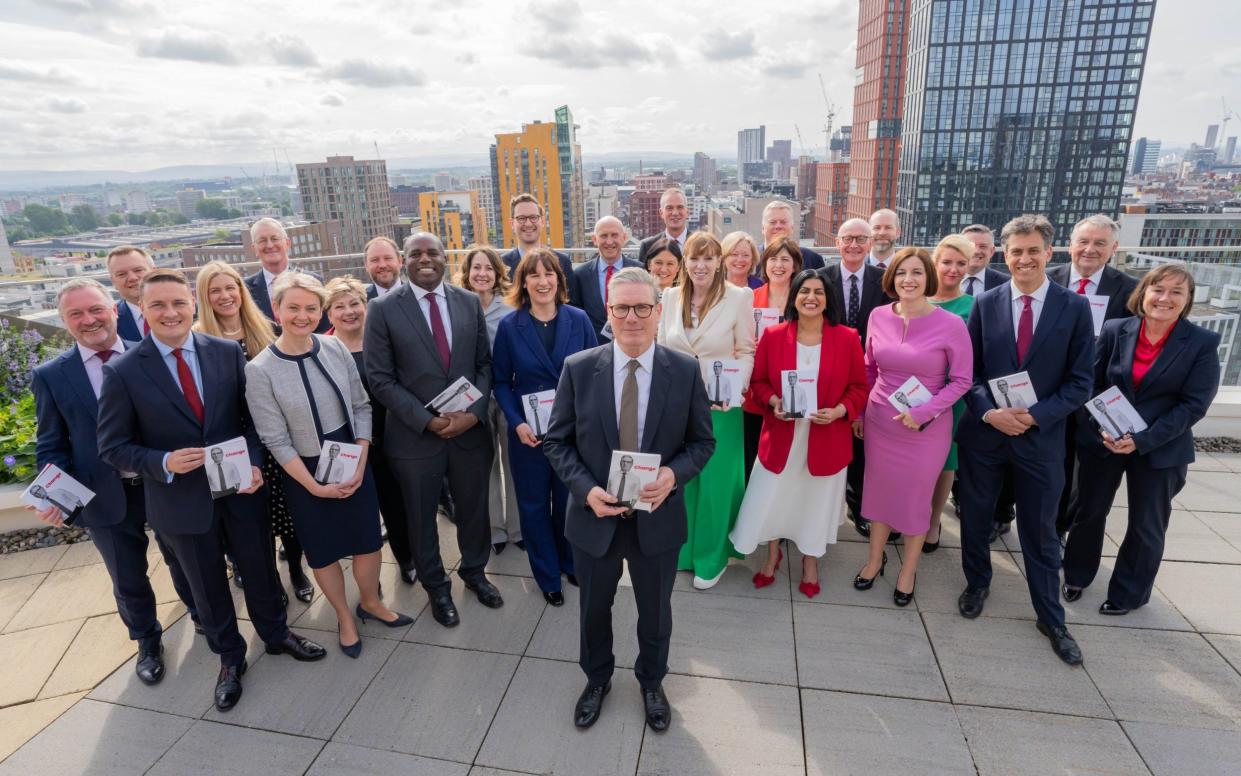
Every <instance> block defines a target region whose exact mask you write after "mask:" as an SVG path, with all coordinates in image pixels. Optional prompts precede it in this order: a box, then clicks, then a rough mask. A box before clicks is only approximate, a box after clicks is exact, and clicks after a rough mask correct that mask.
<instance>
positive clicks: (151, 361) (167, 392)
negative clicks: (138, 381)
mask: <svg viewBox="0 0 1241 776" xmlns="http://www.w3.org/2000/svg"><path fill="white" fill-rule="evenodd" d="M138 348H139V352H138V356H139V357H140V358H141V359H142V360H141V361H140V362H139V363H141V364H142V371H144V372H146V375H147V378H149V379H150V381H151V382H152V384H154V385H155V387H156V388H158V389H159V390H160V391H161V392H162V393H163V394H164V396H165V397H166V398H167V399H168V401H170V402H171V403H172V406H174V407H176V408H177V409H178V410H179V411H180V412H181V414H182V415H184V416H185V418H186V420H188V421H189V422H191V423H193V424H194V425H196V426H197V425H199V423H198V418H196V417H194V413H193V411H191V410H190V405H189V403H188V402H186V400H185V394H183V393H181V387H180V386H178V385H177V384H176V383H175V382H173V380H172V375H171V374H169V372H168V367H167V366H165V365H164V359H163V358H162V357H161V356H160V353H159V349H158V348H156V347H155V342H154V341H153V340H151V339H150V338H147V339H145V340H143V341H142V344H141V345H139V346H138ZM201 358H202V354H201V353H200V354H199V359H200V361H199V364H198V367H199V369H202V366H203V365H202V362H201ZM204 382H205V381H204Z"/></svg>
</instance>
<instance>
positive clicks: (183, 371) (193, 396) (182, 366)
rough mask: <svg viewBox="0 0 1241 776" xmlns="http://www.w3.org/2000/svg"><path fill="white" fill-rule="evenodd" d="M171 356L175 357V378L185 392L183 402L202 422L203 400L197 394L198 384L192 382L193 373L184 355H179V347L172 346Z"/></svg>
mask: <svg viewBox="0 0 1241 776" xmlns="http://www.w3.org/2000/svg"><path fill="white" fill-rule="evenodd" d="M172 357H173V358H175V359H177V379H178V380H180V381H181V393H183V394H185V403H186V404H188V405H190V411H191V412H193V413H194V417H196V418H198V422H199V423H202V422H203V417H204V413H203V400H202V397H201V396H199V395H198V386H197V385H195V384H194V373H193V372H191V371H190V365H189V364H187V363H186V362H185V356H183V355H181V348H173V349H172Z"/></svg>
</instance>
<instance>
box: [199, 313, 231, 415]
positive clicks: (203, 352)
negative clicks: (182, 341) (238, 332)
mask: <svg viewBox="0 0 1241 776" xmlns="http://www.w3.org/2000/svg"><path fill="white" fill-rule="evenodd" d="M192 336H193V337H194V348H195V349H196V351H197V353H196V354H197V356H198V371H199V372H200V373H201V374H202V376H203V395H202V401H203V428H211V427H212V426H211V419H212V415H213V414H214V411H215V410H216V409H217V407H216V405H218V404H219V402H217V401H216V399H218V398H220V397H218V396H216V395H215V394H216V390H217V389H218V387H219V383H220V380H208V379H207V377H208V375H211V376H212V377H215V376H220V377H222V376H223V375H226V374H228V371H229V366H228V365H226V364H224V363H223V360H222V359H221V358H220V356H221V353H220V348H218V347H216V346H215V344H214V343H212V342H211V341H209V340H208V339H207V338H206V337H204V336H203V335H201V334H194V335H192Z"/></svg>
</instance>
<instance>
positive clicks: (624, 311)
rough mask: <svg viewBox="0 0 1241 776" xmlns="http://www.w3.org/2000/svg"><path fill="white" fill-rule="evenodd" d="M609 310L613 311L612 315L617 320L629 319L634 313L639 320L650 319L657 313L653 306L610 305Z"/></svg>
mask: <svg viewBox="0 0 1241 776" xmlns="http://www.w3.org/2000/svg"><path fill="white" fill-rule="evenodd" d="M608 309H609V310H611V311H612V315H615V316H616V317H617V318H628V317H629V313H630V312H631V311H632V312H633V314H634V315H636V316H638V317H639V318H650V317H651V313H652V312H654V311H655V305H653V304H610V305H608Z"/></svg>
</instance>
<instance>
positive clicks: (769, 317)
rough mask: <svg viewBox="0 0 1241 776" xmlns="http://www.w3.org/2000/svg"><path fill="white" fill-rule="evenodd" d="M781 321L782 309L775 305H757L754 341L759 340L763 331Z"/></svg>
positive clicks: (755, 309)
mask: <svg viewBox="0 0 1241 776" xmlns="http://www.w3.org/2000/svg"><path fill="white" fill-rule="evenodd" d="M779 322H780V311H779V310H777V309H776V308H774V307H755V308H754V341H755V342H758V340H759V337H762V336H763V332H765V331H767V328H768V327H770V326H774V325H775V324H777V323H779Z"/></svg>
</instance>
